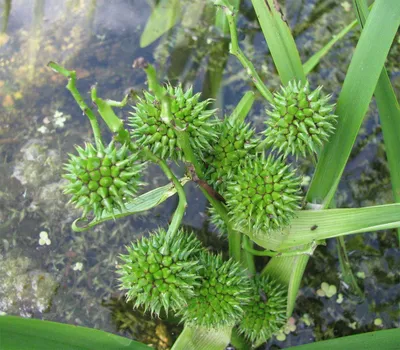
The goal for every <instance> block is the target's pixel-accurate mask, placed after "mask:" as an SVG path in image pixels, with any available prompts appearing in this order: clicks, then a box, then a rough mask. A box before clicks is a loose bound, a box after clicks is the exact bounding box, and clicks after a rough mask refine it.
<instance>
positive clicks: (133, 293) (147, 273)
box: [118, 229, 201, 315]
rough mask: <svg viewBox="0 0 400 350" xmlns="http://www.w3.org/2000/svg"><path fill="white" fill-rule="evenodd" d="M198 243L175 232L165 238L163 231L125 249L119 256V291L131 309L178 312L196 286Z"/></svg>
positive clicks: (157, 312) (199, 247)
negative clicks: (142, 308)
mask: <svg viewBox="0 0 400 350" xmlns="http://www.w3.org/2000/svg"><path fill="white" fill-rule="evenodd" d="M200 249H201V244H200V241H198V240H197V239H196V237H195V236H194V235H193V234H188V233H185V232H184V231H181V230H179V231H178V232H177V233H176V234H175V236H174V239H173V240H172V239H169V238H168V236H167V232H166V231H165V230H163V229H159V230H158V231H156V232H154V233H152V234H151V235H150V236H149V237H148V238H142V239H141V240H140V241H137V242H134V243H132V245H131V247H127V250H128V254H126V255H121V260H122V266H121V269H120V270H119V271H118V273H119V274H120V275H121V277H120V281H121V289H123V290H127V291H128V292H127V293H126V298H127V300H133V301H134V303H135V307H139V306H142V305H143V306H144V308H145V309H146V310H147V309H149V310H150V311H151V312H152V313H154V314H156V315H159V313H160V311H161V309H162V308H163V309H164V311H166V312H167V313H168V310H172V311H179V310H181V309H182V308H185V307H186V305H187V302H188V300H190V299H191V298H193V296H194V294H195V293H194V288H195V287H196V286H198V285H199V284H200V283H199V281H198V280H199V279H200V276H199V270H200V269H201V266H200V265H199V264H198V261H197V260H198V258H197V256H198V255H199V252H200Z"/></svg>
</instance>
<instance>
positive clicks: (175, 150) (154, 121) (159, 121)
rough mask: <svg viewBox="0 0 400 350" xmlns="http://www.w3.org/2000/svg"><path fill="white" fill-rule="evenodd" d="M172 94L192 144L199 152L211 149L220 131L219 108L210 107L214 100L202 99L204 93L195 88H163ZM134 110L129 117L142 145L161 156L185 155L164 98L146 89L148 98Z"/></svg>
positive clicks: (173, 113) (174, 113)
mask: <svg viewBox="0 0 400 350" xmlns="http://www.w3.org/2000/svg"><path fill="white" fill-rule="evenodd" d="M159 94H161V95H168V96H170V97H171V100H170V106H169V108H170V113H171V117H172V119H173V120H174V121H175V123H176V122H180V123H181V125H182V127H183V128H185V130H186V132H187V133H188V135H189V142H190V144H191V146H192V147H193V148H194V149H196V150H198V151H199V152H204V151H210V150H211V143H213V142H215V141H216V138H217V133H216V132H215V130H214V129H215V128H216V119H215V116H214V113H215V110H209V109H207V106H208V105H209V104H210V102H211V101H210V100H206V101H201V102H200V101H199V99H200V94H199V93H197V94H194V95H193V90H192V88H190V89H188V90H187V91H185V92H184V91H183V90H182V87H181V86H177V87H173V86H171V85H167V86H165V87H162V90H161V91H160V92H159ZM133 108H134V112H133V113H131V116H130V117H129V125H130V127H131V135H132V138H133V140H134V141H135V143H136V145H137V146H138V147H148V148H149V149H150V151H151V152H152V153H153V154H154V155H155V156H157V157H160V158H161V159H167V158H170V159H173V160H178V159H183V153H182V149H181V146H180V145H179V142H178V138H177V136H176V134H175V132H174V125H171V124H170V123H168V121H166V119H164V117H163V116H162V115H161V101H160V99H158V98H157V96H154V95H152V94H150V93H149V92H147V91H145V92H144V98H139V102H138V103H137V104H136V105H135V106H134V107H133Z"/></svg>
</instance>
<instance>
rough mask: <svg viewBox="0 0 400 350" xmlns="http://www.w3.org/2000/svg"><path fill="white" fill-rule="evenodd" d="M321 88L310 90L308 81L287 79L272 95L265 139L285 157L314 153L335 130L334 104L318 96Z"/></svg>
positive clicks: (327, 97)
mask: <svg viewBox="0 0 400 350" xmlns="http://www.w3.org/2000/svg"><path fill="white" fill-rule="evenodd" d="M321 89H322V86H320V87H318V88H317V89H316V90H314V91H312V92H311V91H310V86H309V84H308V82H307V83H305V84H303V83H302V82H301V81H299V82H296V81H290V82H289V84H288V85H287V86H286V87H282V88H281V92H276V93H275V94H274V99H273V102H272V103H271V105H272V110H271V111H269V110H267V114H268V115H269V116H270V118H269V119H268V120H267V121H266V122H265V123H266V124H267V129H266V130H265V131H264V134H265V142H266V143H267V144H268V145H270V146H272V149H274V150H278V152H280V153H283V156H284V157H285V158H286V157H287V156H288V155H289V154H293V155H296V156H298V155H302V156H303V157H305V156H306V155H307V154H309V153H317V151H318V150H320V149H321V148H322V146H323V145H324V142H325V141H327V140H328V138H329V135H330V134H332V133H333V131H334V130H335V127H334V122H335V120H336V116H335V115H334V114H333V113H332V111H333V108H334V106H333V105H330V104H328V101H329V99H330V96H321Z"/></svg>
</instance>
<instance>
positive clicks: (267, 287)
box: [64, 82, 336, 343]
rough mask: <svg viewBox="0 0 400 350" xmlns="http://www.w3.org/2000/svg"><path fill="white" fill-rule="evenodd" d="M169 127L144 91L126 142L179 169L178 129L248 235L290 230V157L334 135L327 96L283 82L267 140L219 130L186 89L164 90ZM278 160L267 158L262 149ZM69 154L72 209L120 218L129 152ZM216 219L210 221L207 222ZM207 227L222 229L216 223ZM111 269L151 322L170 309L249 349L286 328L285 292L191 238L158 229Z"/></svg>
mask: <svg viewBox="0 0 400 350" xmlns="http://www.w3.org/2000/svg"><path fill="white" fill-rule="evenodd" d="M162 89H163V93H164V94H167V95H169V96H170V97H171V104H170V111H171V114H172V120H164V119H163V117H162V116H161V114H162V113H161V101H160V100H158V99H157V98H156V97H155V96H154V95H152V94H150V93H149V92H144V97H143V98H140V99H139V102H138V104H137V105H136V106H135V107H134V112H133V113H132V114H131V116H130V117H129V123H130V126H131V127H132V130H131V136H132V138H133V140H134V144H135V146H136V147H137V149H138V150H139V151H140V150H142V149H148V150H149V151H150V152H151V153H153V155H155V156H157V157H159V158H161V159H171V160H184V154H183V151H182V149H181V145H179V142H178V137H177V133H176V131H177V128H181V129H182V130H186V132H187V133H188V136H189V141H190V144H191V146H192V148H193V149H194V150H195V153H196V156H197V157H198V158H199V159H201V160H202V161H203V162H204V164H203V165H204V166H205V168H206V173H205V178H206V180H207V181H208V182H209V183H210V184H211V185H212V186H213V187H214V190H216V191H218V192H221V193H222V195H223V198H224V199H225V200H226V207H227V209H228V214H229V217H230V220H231V222H232V223H233V224H234V226H235V228H237V229H239V230H240V229H244V230H250V231H251V232H252V233H253V234H263V233H268V232H270V231H272V230H276V229H279V228H282V227H284V226H286V225H288V224H289V223H290V220H291V219H292V218H293V216H294V213H295V210H296V209H298V208H299V203H300V200H301V197H300V196H299V189H300V182H301V181H300V178H299V177H297V176H296V175H295V172H294V171H293V170H291V169H290V167H289V166H288V165H287V164H286V163H285V161H284V158H286V157H287V156H288V155H295V156H296V157H297V156H299V155H303V156H306V155H307V154H310V153H315V152H317V151H318V150H319V149H320V148H321V146H322V145H323V142H324V141H326V140H327V138H328V137H329V135H330V134H331V133H332V132H333V130H334V126H333V124H334V122H335V120H336V116H335V115H333V114H332V110H333V105H329V104H328V101H329V96H325V97H324V96H321V88H318V89H316V90H314V91H312V92H311V91H310V88H309V85H308V83H306V84H303V83H301V82H298V83H297V82H291V83H289V85H288V86H287V87H285V88H282V90H281V92H280V93H276V94H275V95H274V101H273V103H272V110H271V111H267V113H268V115H269V116H270V118H269V119H268V120H267V122H266V124H267V129H266V130H265V131H264V132H263V134H264V136H265V140H264V141H261V140H260V139H259V138H257V136H256V134H255V131H254V130H253V129H252V128H251V127H250V125H249V124H247V123H245V122H243V121H231V120H230V119H229V118H225V120H224V121H222V122H218V120H217V119H215V118H214V112H215V110H207V107H208V105H209V104H210V101H209V100H206V101H203V102H199V98H200V94H193V91H192V89H189V90H187V91H186V92H184V91H183V90H182V88H181V87H180V86H178V87H172V86H171V85H166V86H165V87H163V88H162ZM263 144H266V145H268V146H271V148H272V150H275V151H277V153H280V154H281V156H280V157H279V158H276V157H274V156H273V154H270V155H269V156H268V157H267V158H266V157H265V155H264V151H263V150H261V147H260V146H261V145H263ZM77 151H78V156H75V155H70V161H69V163H68V164H67V165H66V166H65V169H66V170H67V172H68V174H66V175H65V176H64V177H65V178H67V179H68V180H69V181H70V183H69V184H68V185H67V187H66V190H65V192H66V193H68V194H71V195H72V199H71V202H73V203H75V205H76V206H77V207H80V208H83V216H84V217H85V216H87V215H88V214H89V213H90V212H93V214H94V216H95V218H96V219H99V218H100V217H101V216H102V215H104V214H111V215H114V214H115V211H116V210H118V209H120V210H121V209H124V208H125V203H126V202H127V201H128V200H129V199H131V198H133V197H134V195H135V193H136V192H137V188H138V186H139V185H140V181H139V176H140V172H141V170H142V165H139V164H137V159H138V155H137V154H132V153H130V152H129V150H128V146H126V145H122V146H121V147H119V148H116V146H115V145H114V143H110V145H109V146H107V147H104V146H100V147H99V149H96V148H95V147H94V146H93V145H91V144H86V146H85V148H84V149H83V148H81V147H77ZM215 214H216V213H215ZM214 222H215V223H216V224H217V225H218V226H220V227H221V228H222V227H224V226H225V225H226V222H224V221H223V220H222V219H221V218H220V217H219V216H218V215H214ZM127 250H128V253H127V254H126V255H121V259H122V264H121V266H120V269H119V271H118V272H119V274H120V282H121V289H125V290H127V293H126V296H127V299H128V300H133V301H134V305H135V307H144V309H145V310H149V311H150V312H151V313H153V314H156V315H159V314H160V312H161V311H162V310H163V311H165V312H168V311H169V310H172V311H173V312H174V313H175V314H176V315H179V316H181V317H182V319H183V320H184V321H185V322H186V323H187V324H189V325H193V326H203V327H209V328H217V327H221V326H226V325H230V326H233V325H235V324H239V329H240V331H241V332H242V333H243V334H244V335H245V336H246V337H247V338H248V339H249V340H250V341H251V342H253V343H258V342H260V341H263V340H265V339H267V338H269V337H270V336H271V335H272V334H273V333H274V332H276V331H278V330H279V329H280V328H281V327H282V326H283V325H284V324H285V321H286V296H285V292H284V290H283V289H282V288H281V287H280V286H279V285H278V284H276V283H275V282H273V281H271V280H269V279H268V278H266V277H259V276H256V277H255V278H254V279H250V278H249V277H248V275H247V274H246V272H245V271H244V270H243V269H242V268H241V267H240V264H239V263H237V262H234V261H233V260H228V261H224V260H223V259H222V257H221V256H220V255H213V254H210V253H209V252H206V251H205V250H204V249H202V247H201V244H200V242H199V241H198V240H197V239H196V237H195V236H194V235H193V234H189V233H186V232H184V231H181V230H179V231H178V232H177V233H176V234H174V235H173V236H170V235H169V234H168V233H167V232H166V231H165V230H163V229H159V230H157V231H155V232H154V233H153V234H151V235H150V236H149V237H148V238H142V239H141V240H139V241H137V242H135V243H133V244H132V245H131V246H130V247H127Z"/></svg>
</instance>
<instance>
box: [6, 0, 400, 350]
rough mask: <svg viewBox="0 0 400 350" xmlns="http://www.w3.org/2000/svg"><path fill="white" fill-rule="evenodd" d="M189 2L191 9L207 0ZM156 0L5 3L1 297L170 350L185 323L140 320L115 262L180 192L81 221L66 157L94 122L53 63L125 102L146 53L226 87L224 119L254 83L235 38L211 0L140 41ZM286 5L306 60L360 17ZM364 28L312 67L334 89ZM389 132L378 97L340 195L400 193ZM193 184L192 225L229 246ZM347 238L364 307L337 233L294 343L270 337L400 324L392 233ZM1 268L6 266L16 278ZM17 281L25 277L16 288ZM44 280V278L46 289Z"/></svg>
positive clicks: (246, 38)
mask: <svg viewBox="0 0 400 350" xmlns="http://www.w3.org/2000/svg"><path fill="white" fill-rule="evenodd" d="M199 1H200V0H199ZM181 2H182V6H183V7H184V8H186V7H185V6H188V4H189V5H191V6H194V5H196V3H195V2H191V1H184V0H182V1H181ZM151 3H152V1H145V0H135V1H132V0H115V1H112V2H111V1H106V0H97V1H96V0H66V1H58V0H28V1H27V0H13V1H11V0H4V1H3V0H0V6H1V7H0V9H1V24H0V30H1V33H0V174H1V176H0V234H1V236H0V238H1V239H0V263H1V266H2V267H1V270H0V286H2V287H0V300H7V303H4V302H3V303H1V304H0V311H1V312H6V313H11V314H21V315H24V316H28V317H29V316H33V317H39V318H44V319H49V320H56V321H60V322H65V323H72V324H78V325H84V326H88V327H96V328H100V329H104V330H107V331H111V332H121V334H124V335H127V336H128V335H129V334H131V335H132V336H134V337H139V338H140V337H141V336H142V338H141V339H142V340H143V341H148V342H151V343H153V344H158V345H157V346H158V347H159V348H160V349H165V348H168V347H169V344H171V341H172V340H171V339H173V338H174V336H175V335H176V334H175V335H173V336H172V335H171V334H172V333H171V332H175V333H176V332H177V331H178V330H177V328H176V326H175V325H174V322H172V321H171V322H170V323H168V327H170V328H169V330H170V331H169V332H168V331H166V328H165V325H164V323H163V321H159V320H151V319H150V318H149V317H148V316H146V317H147V318H146V321H143V320H142V319H141V318H140V315H139V314H138V313H137V312H135V313H134V312H132V313H130V312H129V310H130V305H126V304H125V303H124V302H123V301H122V300H121V298H120V297H121V294H120V293H119V292H118V286H117V282H116V277H117V276H116V275H115V265H116V264H117V263H118V258H117V257H118V254H120V253H121V252H123V249H124V248H123V247H124V245H127V244H129V242H130V241H131V240H133V239H135V238H136V237H139V236H140V235H142V234H143V233H145V232H147V230H150V229H153V228H155V227H157V226H159V225H166V224H167V222H168V220H169V218H170V215H171V208H172V207H174V205H175V204H176V199H175V198H172V199H170V200H169V202H168V203H166V204H165V205H162V206H160V207H158V208H156V209H154V210H153V211H152V212H151V213H150V214H149V213H143V214H142V215H140V216H135V217H131V218H126V219H122V220H118V221H117V222H115V223H112V222H111V223H106V224H103V225H100V226H98V227H96V228H94V229H92V230H90V231H88V232H85V233H74V232H72V231H71V228H70V225H71V222H72V221H73V220H74V218H76V217H77V215H78V213H77V212H76V211H75V210H74V209H73V208H72V207H71V206H69V205H67V204H66V202H67V198H66V197H65V196H64V195H63V194H62V192H61V187H62V185H63V183H64V182H63V181H64V180H62V179H61V172H62V163H63V162H64V161H65V160H66V158H67V153H68V152H72V151H73V145H74V144H82V143H83V142H84V141H87V140H90V138H91V132H90V128H89V123H88V122H87V120H86V119H85V117H84V116H82V115H81V112H80V110H79V108H78V107H77V106H76V105H75V102H74V101H73V99H72V97H71V96H70V95H69V93H68V92H67V91H66V89H65V88H64V86H65V84H66V81H65V80H64V79H63V78H62V77H60V76H59V75H56V74H54V73H53V72H51V71H50V70H49V69H47V67H46V64H47V62H48V61H49V60H54V61H57V62H60V63H62V64H64V65H66V66H67V67H68V68H70V69H76V71H77V74H78V77H79V81H78V84H79V88H80V90H81V91H82V92H85V91H89V88H90V86H91V85H92V84H93V83H95V82H97V83H98V87H99V90H100V91H99V94H100V95H101V96H103V97H108V98H111V99H115V100H120V99H121V97H122V96H123V95H124V92H125V91H126V90H127V89H128V88H133V89H134V90H136V91H137V92H140V90H141V89H143V88H144V87H145V85H144V74H143V72H141V71H135V70H133V69H132V67H131V65H132V62H133V60H134V59H135V58H136V57H138V56H144V57H145V58H146V59H148V60H150V61H156V62H157V64H158V67H159V71H160V72H162V74H163V77H164V78H165V79H169V80H170V81H173V82H176V81H177V80H178V79H179V80H180V81H182V82H183V83H184V84H185V85H189V84H193V85H194V87H195V90H196V91H203V92H204V93H205V96H207V97H213V96H214V97H215V96H216V94H217V93H218V90H219V87H220V86H221V87H222V89H221V90H220V93H219V99H218V102H217V105H218V106H219V107H220V108H221V109H222V111H221V116H222V115H223V113H222V112H223V111H227V110H230V109H232V106H233V105H234V104H235V103H236V102H237V101H238V100H239V99H240V97H241V95H242V94H243V93H244V92H245V91H246V90H248V89H254V87H253V86H252V83H251V82H249V81H248V77H247V74H246V72H245V71H244V69H243V68H242V67H241V66H240V64H239V63H238V62H237V60H236V59H235V58H233V57H228V56H227V55H226V53H224V52H225V51H226V47H227V37H226V35H224V33H221V32H220V31H218V30H217V29H216V28H215V27H213V26H212V24H213V17H212V14H213V11H214V9H213V7H212V6H208V5H207V6H204V4H203V3H202V1H200V5H201V6H200V7H201V8H202V12H201V15H200V16H199V17H198V18H197V19H196V21H194V20H193V21H188V20H187V18H186V20H185V18H184V20H182V21H181V23H180V24H179V25H178V26H177V27H175V28H174V29H173V30H171V31H169V32H168V33H167V35H165V36H164V37H162V38H161V39H160V40H158V41H157V42H155V43H153V44H151V45H150V46H149V47H146V48H144V49H143V48H140V47H139V42H140V34H141V32H142V30H143V28H144V25H145V23H146V21H147V19H148V17H149V15H150V12H151V8H150V6H149V4H151ZM193 4H194V5H193ZM286 4H287V8H288V13H287V16H288V19H289V23H291V25H292V27H293V31H294V33H295V34H296V41H297V43H298V44H299V45H300V47H301V55H302V58H303V60H304V59H305V58H306V57H309V56H310V55H311V54H312V53H313V52H315V50H317V49H318V48H320V47H322V45H323V43H324V42H326V41H327V40H328V39H329V38H330V37H331V36H332V35H333V33H335V32H337V31H338V29H339V28H341V27H342V25H344V23H348V22H349V21H350V20H351V19H352V14H351V12H349V11H347V10H346V9H345V7H344V6H341V5H340V4H339V2H335V1H324V0H320V1H316V0H315V1H297V0H286ZM197 6H198V7H199V4H197ZM200 7H199V8H200ZM186 11H188V10H186ZM239 25H240V28H241V29H240V31H239V35H240V38H241V45H242V47H243V49H244V51H245V52H246V54H247V55H248V56H252V57H253V60H254V62H255V66H256V67H257V68H258V69H259V70H260V74H261V76H262V77H263V79H264V80H265V81H267V82H268V84H269V85H270V86H273V87H277V86H278V85H279V81H278V79H277V76H276V74H275V73H274V68H273V65H272V62H271V60H270V58H269V56H268V55H267V53H268V51H267V48H266V47H265V43H264V41H263V39H262V35H261V34H260V30H259V28H258V25H257V23H256V19H255V15H254V13H253V12H252V11H251V7H250V5H249V2H247V1H243V4H242V7H241V17H240V20H239ZM357 35H358V33H357V32H355V33H351V34H350V35H349V36H348V37H347V39H346V40H345V41H343V42H341V43H339V45H338V46H337V47H336V48H335V50H333V51H332V52H331V53H330V54H329V55H328V56H327V58H326V59H325V60H324V61H323V62H322V63H321V64H320V66H319V67H318V68H317V70H316V72H315V73H313V74H312V75H311V76H310V80H311V83H312V84H313V85H317V84H324V85H325V89H326V90H327V91H329V90H330V91H332V92H333V93H334V94H337V92H338V91H339V86H340V84H341V83H342V81H343V78H344V72H345V70H346V67H347V64H348V62H349V58H350V56H351V52H352V49H353V47H354V45H355V42H356V38H357ZM254 44H255V47H256V49H255V47H254ZM397 54H398V48H394V49H393V50H392V53H391V58H389V61H388V65H389V68H390V69H391V72H392V76H393V77H394V79H393V82H394V84H395V86H396V87H397V89H398V90H397V91H399V85H400V81H399V79H398V76H399V71H400V69H399V63H398V61H397V60H396V59H395V58H396V56H397ZM396 62H397V63H396ZM224 66H226V67H225V71H224V73H223V72H222V69H223V68H224ZM396 74H397V75H396ZM84 96H86V97H88V96H87V95H86V94H84ZM132 103H134V101H132ZM129 110H130V107H127V108H124V109H123V110H122V111H118V113H119V115H120V116H125V117H126V115H127V113H128V112H129ZM263 110H264V104H263V102H261V101H260V102H258V103H257V104H256V107H255V109H254V111H253V112H252V115H251V118H252V121H253V123H254V125H255V126H256V128H258V129H259V128H260V127H261V126H262V121H263V120H264V119H265V115H264V112H263ZM381 139H382V137H381V132H380V129H379V128H378V127H377V114H376V110H375V107H374V106H372V113H371V115H370V117H369V121H368V123H366V124H365V126H364V127H363V129H362V131H361V136H360V138H359V140H358V143H357V146H356V147H355V150H354V152H353V154H352V159H353V160H352V161H351V162H350V163H349V166H348V168H347V172H346V174H345V178H344V181H343V184H342V190H341V191H339V194H338V205H340V206H361V205H372V204H374V203H383V202H390V201H391V194H390V191H391V189H390V183H389V180H388V171H387V164H386V161H385V158H384V153H383V146H382V145H381ZM299 167H300V169H301V170H303V171H304V172H305V173H308V174H311V173H310V172H311V164H308V163H307V162H304V163H302V164H299ZM150 174H151V175H150ZM145 181H146V182H147V183H148V184H149V188H150V187H154V186H157V185H159V184H165V183H166V182H167V180H166V179H165V178H164V177H163V176H162V174H160V173H159V172H158V171H157V170H156V169H155V168H153V167H152V168H150V171H149V173H148V174H147V175H146V178H145ZM187 193H188V196H189V202H190V205H189V208H188V211H187V214H186V216H185V219H184V223H185V225H188V226H192V227H194V228H195V229H197V230H198V233H199V234H200V236H201V238H202V239H203V241H205V242H206V245H209V246H211V245H213V246H214V249H220V248H221V247H224V246H225V244H226V242H225V241H224V239H221V240H219V243H218V244H219V246H216V244H215V241H216V240H215V239H211V240H210V230H212V228H211V227H210V228H209V227H208V224H207V221H206V220H205V219H206V217H207V216H206V212H205V201H204V199H203V197H202V196H201V194H200V193H199V191H198V190H197V189H196V187H195V186H191V185H189V186H188V188H187ZM42 232H46V234H47V237H48V240H49V241H46V242H47V243H48V242H50V243H49V244H47V243H46V242H45V243H44V244H41V243H43V242H44V241H41V235H40V234H41V233H42ZM347 246H348V250H349V252H350V261H351V263H352V265H353V266H354V271H355V272H356V276H357V280H358V282H359V284H360V285H361V286H362V287H363V289H364V290H365V293H366V301H365V302H364V303H362V304H358V303H357V298H356V297H355V296H354V295H352V294H351V293H347V292H346V288H345V286H344V285H343V284H340V276H338V272H337V271H338V258H337V253H336V247H335V241H329V242H328V245H327V246H326V247H321V248H319V249H318V250H317V252H316V254H315V257H314V258H313V259H311V261H310V264H309V266H308V270H307V272H306V275H305V278H304V282H303V285H304V287H303V288H302V290H301V293H300V296H299V298H298V305H297V308H296V309H295V313H294V318H293V320H292V323H291V325H290V327H288V332H287V333H290V334H288V335H287V337H286V338H287V339H286V341H285V342H279V341H277V340H273V341H271V342H270V343H269V345H271V344H273V343H275V344H278V345H279V346H285V347H286V346H289V345H290V344H292V345H294V344H300V343H306V342H309V341H310V340H311V339H318V340H320V339H326V338H330V337H334V336H335V337H338V336H343V335H348V334H354V333H359V332H365V331H371V330H374V329H378V328H379V327H378V326H375V325H374V320H375V319H376V318H381V319H382V320H383V327H385V328H392V327H396V326H399V325H398V324H396V322H398V318H397V316H396V310H394V307H393V305H398V303H399V298H400V297H399V292H398V290H396V276H395V274H394V271H395V267H396V266H398V264H399V257H398V254H396V253H397V252H396V250H395V249H393V248H391V247H393V246H395V235H394V234H393V233H392V232H384V233H379V234H377V233H372V234H368V235H364V236H360V235H357V236H353V237H350V238H348V239H347ZM7 266H14V267H15V268H14V269H11V268H10V269H8V268H7ZM327 266H329V267H331V268H330V269H327ZM333 267H335V268H333ZM4 269H7V271H9V274H8V275H7V277H6V275H5V271H4ZM10 276H11V277H10ZM27 276H29V277H27ZM27 278H29V283H26V281H27ZM11 280H14V281H16V282H15V284H14V286H13V285H12V283H11V282H10V281H11ZM35 281H36V282H35ZM322 282H328V283H329V284H334V285H335V286H336V287H338V289H339V293H342V294H343V296H342V297H340V298H338V296H337V295H334V296H333V297H331V298H327V297H319V296H317V294H316V291H317V290H318V289H319V288H320V285H321V283H322ZM20 285H23V286H26V287H24V290H25V292H24V293H26V294H23V295H19V296H18V293H14V292H13V290H14V289H13V288H19V287H18V286H20ZM40 286H46V287H45V288H44V289H45V292H46V293H43V292H44V289H43V288H41V287H40ZM13 296H15V299H13V300H11V299H10V297H11V298H12V297H13ZM40 298H42V299H40ZM26 299H29V300H30V301H31V302H32V305H31V304H29V305H28V304H27V302H26ZM341 299H343V300H341ZM37 300H43V301H42V302H40V303H39V302H36V301H37ZM38 305H40V306H38ZM143 325H144V326H145V327H147V328H146V330H144V329H143V328H142V327H143ZM138 329H139V330H140V331H137V330H138Z"/></svg>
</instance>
